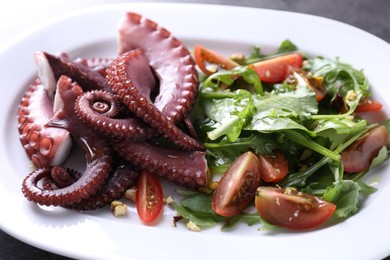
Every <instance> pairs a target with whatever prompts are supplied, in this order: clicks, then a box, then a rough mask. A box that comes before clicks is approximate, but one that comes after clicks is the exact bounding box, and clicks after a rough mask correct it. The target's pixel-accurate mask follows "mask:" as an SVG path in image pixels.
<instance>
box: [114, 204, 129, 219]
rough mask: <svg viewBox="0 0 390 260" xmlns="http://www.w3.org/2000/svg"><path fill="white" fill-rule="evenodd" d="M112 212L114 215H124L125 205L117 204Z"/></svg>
mask: <svg viewBox="0 0 390 260" xmlns="http://www.w3.org/2000/svg"><path fill="white" fill-rule="evenodd" d="M113 212H114V216H115V217H119V216H124V215H126V213H127V205H126V204H123V205H118V206H116V207H115V208H114V211H113Z"/></svg>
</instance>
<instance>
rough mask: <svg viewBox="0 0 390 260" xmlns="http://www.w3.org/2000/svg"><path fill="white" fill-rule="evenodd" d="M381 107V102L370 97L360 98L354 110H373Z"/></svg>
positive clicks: (359, 111) (358, 111)
mask: <svg viewBox="0 0 390 260" xmlns="http://www.w3.org/2000/svg"><path fill="white" fill-rule="evenodd" d="M381 109H382V104H381V103H379V102H378V101H375V100H373V99H371V98H362V99H361V100H360V102H359V105H358V106H357V108H356V110H355V112H357V113H361V112H375V111H379V110H381Z"/></svg>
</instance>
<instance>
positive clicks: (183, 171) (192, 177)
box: [115, 141, 208, 188]
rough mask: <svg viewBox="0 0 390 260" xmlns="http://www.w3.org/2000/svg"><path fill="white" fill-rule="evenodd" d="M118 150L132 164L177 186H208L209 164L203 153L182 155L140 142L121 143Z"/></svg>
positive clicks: (175, 150) (181, 153) (182, 152)
mask: <svg viewBox="0 0 390 260" xmlns="http://www.w3.org/2000/svg"><path fill="white" fill-rule="evenodd" d="M115 150H116V151H117V152H118V154H119V155H120V156H121V157H122V158H123V159H124V160H126V161H128V162H129V163H135V164H136V166H137V167H139V168H140V169H144V170H148V171H150V172H152V173H155V174H157V175H160V176H161V177H163V178H165V179H167V180H169V181H172V182H174V183H176V184H179V185H183V186H187V187H191V188H197V187H203V186H204V185H206V183H207V180H208V176H207V161H206V159H205V152H203V151H182V150H177V149H170V148H163V147H160V146H157V145H153V144H150V143H146V142H137V141H129V142H122V143H118V144H116V145H115Z"/></svg>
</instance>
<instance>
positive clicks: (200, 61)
mask: <svg viewBox="0 0 390 260" xmlns="http://www.w3.org/2000/svg"><path fill="white" fill-rule="evenodd" d="M194 56H195V61H196V64H197V65H198V67H199V69H200V70H201V71H202V72H203V73H204V74H206V75H207V76H210V75H211V74H213V73H214V72H212V71H210V70H208V69H207V68H206V64H207V63H212V64H215V65H218V66H219V67H221V68H223V69H226V70H231V69H233V68H235V67H237V66H238V64H237V63H236V62H234V61H232V60H231V59H228V58H226V57H224V56H223V55H221V54H219V53H217V52H215V51H212V50H209V49H207V48H205V47H203V46H201V45H196V46H195V48H194Z"/></svg>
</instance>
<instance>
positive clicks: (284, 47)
mask: <svg viewBox="0 0 390 260" xmlns="http://www.w3.org/2000/svg"><path fill="white" fill-rule="evenodd" d="M297 50H298V48H297V46H296V45H295V44H294V43H292V42H291V41H290V40H289V39H286V40H284V41H283V42H282V43H281V44H280V46H279V48H278V50H277V53H288V52H293V51H297Z"/></svg>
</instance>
